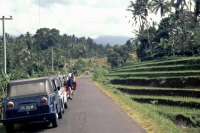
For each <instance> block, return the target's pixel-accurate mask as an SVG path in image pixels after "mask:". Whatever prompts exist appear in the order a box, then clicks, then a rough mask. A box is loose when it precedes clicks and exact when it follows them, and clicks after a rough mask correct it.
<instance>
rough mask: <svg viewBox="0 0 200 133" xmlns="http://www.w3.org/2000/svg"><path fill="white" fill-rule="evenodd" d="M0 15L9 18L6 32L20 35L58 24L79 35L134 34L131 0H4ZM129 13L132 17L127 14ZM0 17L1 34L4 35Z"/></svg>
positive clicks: (95, 36) (57, 25)
mask: <svg viewBox="0 0 200 133" xmlns="http://www.w3.org/2000/svg"><path fill="white" fill-rule="evenodd" d="M0 3H1V4H0V18H2V16H5V18H10V16H12V18H13V19H12V20H5V31H6V33H8V34H10V35H14V36H19V35H21V34H25V33H26V32H30V33H31V34H32V35H33V34H35V33H36V31H37V29H40V28H50V29H52V28H56V29H58V30H59V31H60V34H61V35H63V34H67V35H73V34H74V35H75V36H77V37H83V36H84V37H91V38H97V37H98V36H127V37H133V36H134V34H133V33H132V31H133V29H134V28H136V27H133V26H132V24H131V23H128V22H129V20H130V19H131V16H132V15H131V13H130V12H128V11H126V9H127V7H128V6H129V5H130V1H129V0H17V1H16V0H0ZM125 16H128V17H125ZM2 32H3V30H2V21H0V36H2Z"/></svg>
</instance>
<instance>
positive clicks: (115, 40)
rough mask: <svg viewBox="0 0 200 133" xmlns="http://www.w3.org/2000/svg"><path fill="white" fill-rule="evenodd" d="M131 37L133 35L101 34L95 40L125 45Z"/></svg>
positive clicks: (100, 42) (102, 42) (98, 42)
mask: <svg viewBox="0 0 200 133" xmlns="http://www.w3.org/2000/svg"><path fill="white" fill-rule="evenodd" d="M130 38H131V37H126V36H99V37H97V38H95V39H94V40H95V42H96V43H97V44H103V45H107V44H108V43H109V44H110V45H115V44H119V45H123V44H126V42H127V40H129V39H130Z"/></svg>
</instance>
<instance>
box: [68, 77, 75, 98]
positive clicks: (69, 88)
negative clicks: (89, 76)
mask: <svg viewBox="0 0 200 133" xmlns="http://www.w3.org/2000/svg"><path fill="white" fill-rule="evenodd" d="M73 82H74V74H73V73H72V74H71V77H70V78H69V80H68V82H67V84H68V90H69V92H70V93H69V99H70V100H72V93H73V92H72V91H73V90H72V87H73Z"/></svg>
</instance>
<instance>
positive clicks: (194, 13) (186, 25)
mask: <svg viewBox="0 0 200 133" xmlns="http://www.w3.org/2000/svg"><path fill="white" fill-rule="evenodd" d="M130 3H131V4H130V6H128V8H127V11H129V12H131V13H132V16H133V17H132V19H133V23H134V24H138V23H137V21H136V20H140V22H142V24H141V23H139V24H138V27H139V29H138V30H136V29H134V31H133V32H134V33H135V35H136V37H135V38H134V39H133V42H134V43H135V45H136V46H137V56H138V58H139V59H140V60H141V61H144V60H152V59H155V58H160V57H164V56H174V55H184V56H185V55H186V56H194V55H199V54H200V51H199V41H198V40H199V38H200V34H199V22H200V21H199V13H200V6H199V5H200V3H199V1H198V0H194V1H193V2H191V1H189V2H186V1H185V0H176V1H175V0H171V1H166V0H159V1H158V0H152V1H148V0H145V1H144V2H142V1H139V0H136V1H134V2H133V1H131V2H130ZM142 9H145V10H142ZM191 9H194V10H191ZM158 12H160V15H161V17H162V19H161V21H160V23H159V24H158V26H157V27H156V26H155V23H154V21H153V23H152V24H151V22H152V19H148V18H149V14H151V13H155V14H157V13H158ZM152 29H154V30H152Z"/></svg>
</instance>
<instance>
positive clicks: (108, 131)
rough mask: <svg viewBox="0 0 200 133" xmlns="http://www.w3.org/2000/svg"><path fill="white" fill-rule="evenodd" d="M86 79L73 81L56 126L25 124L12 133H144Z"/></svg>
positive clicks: (84, 76)
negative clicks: (70, 97)
mask: <svg viewBox="0 0 200 133" xmlns="http://www.w3.org/2000/svg"><path fill="white" fill-rule="evenodd" d="M89 76H90V75H83V76H82V77H80V78H78V79H76V82H77V89H76V90H75V92H74V95H73V100H70V101H68V102H69V103H68V104H69V105H68V109H65V114H63V118H62V119H59V126H58V127H57V128H53V127H52V124H50V125H49V126H48V127H44V126H43V125H42V124H29V125H22V126H18V127H15V132H16V133H26V132H29V133H30V132H32V133H38V132H44V133H146V131H145V130H144V129H142V128H141V127H140V126H139V125H138V124H137V123H136V122H135V121H133V120H132V119H131V118H130V117H129V116H127V114H126V113H125V112H124V111H123V110H122V109H121V108H120V107H118V106H117V104H116V103H115V102H114V101H113V100H112V99H111V98H109V97H108V96H107V95H106V94H104V93H103V92H102V91H101V90H99V89H98V88H97V87H96V86H95V85H94V84H93V83H91V82H89V80H88V78H89Z"/></svg>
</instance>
